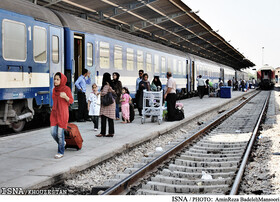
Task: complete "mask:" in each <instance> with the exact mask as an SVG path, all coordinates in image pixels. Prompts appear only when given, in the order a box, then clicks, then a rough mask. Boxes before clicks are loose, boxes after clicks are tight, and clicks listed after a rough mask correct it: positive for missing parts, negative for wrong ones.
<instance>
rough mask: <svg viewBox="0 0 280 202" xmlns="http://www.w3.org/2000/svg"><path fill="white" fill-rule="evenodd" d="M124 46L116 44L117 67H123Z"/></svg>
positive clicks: (115, 60)
mask: <svg viewBox="0 0 280 202" xmlns="http://www.w3.org/2000/svg"><path fill="white" fill-rule="evenodd" d="M122 61H123V60H122V47H121V46H117V45H116V46H115V49H114V66H115V69H122V68H123V67H122Z"/></svg>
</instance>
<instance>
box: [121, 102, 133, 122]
mask: <svg viewBox="0 0 280 202" xmlns="http://www.w3.org/2000/svg"><path fill="white" fill-rule="evenodd" d="M134 116H135V112H134V105H133V104H132V103H129V121H130V123H131V122H132V121H133V120H134ZM122 120H123V121H124V118H123V117H122Z"/></svg>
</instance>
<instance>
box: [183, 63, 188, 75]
mask: <svg viewBox="0 0 280 202" xmlns="http://www.w3.org/2000/svg"><path fill="white" fill-rule="evenodd" d="M187 65H188V60H187V61H183V75H187V69H188V67H187Z"/></svg>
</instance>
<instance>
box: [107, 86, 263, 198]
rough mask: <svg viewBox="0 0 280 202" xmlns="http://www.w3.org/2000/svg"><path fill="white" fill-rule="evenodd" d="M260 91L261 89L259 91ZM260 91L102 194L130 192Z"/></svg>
mask: <svg viewBox="0 0 280 202" xmlns="http://www.w3.org/2000/svg"><path fill="white" fill-rule="evenodd" d="M259 92H260V91H259ZM259 92H257V93H255V94H253V95H251V96H250V97H249V98H247V99H246V100H244V101H243V102H242V103H240V104H239V105H237V106H236V107H233V108H232V109H230V110H229V111H228V112H225V113H224V114H222V115H221V116H220V117H218V118H217V119H215V120H213V121H212V122H210V123H209V124H207V125H206V126H204V127H203V128H202V129H200V130H198V131H197V132H195V133H194V134H193V135H192V136H191V137H189V138H188V139H186V140H183V141H181V142H180V143H178V144H177V145H175V146H174V147H172V148H170V149H169V150H167V151H166V152H164V153H163V154H161V155H160V156H158V157H157V158H155V159H154V160H153V161H151V162H149V163H148V164H146V165H144V166H143V167H141V168H139V169H138V170H137V171H135V172H134V173H132V174H131V175H129V176H128V177H126V178H124V179H123V180H121V181H120V182H118V183H116V184H115V185H114V186H112V187H110V188H108V189H107V190H105V191H104V192H103V193H102V195H120V194H125V193H128V191H129V188H130V187H131V186H132V185H134V184H135V183H136V182H138V181H139V180H140V179H142V178H143V177H144V176H145V175H147V174H148V173H149V172H151V171H153V170H154V169H155V168H156V167H158V166H159V165H161V164H162V163H163V162H164V161H166V160H168V159H169V158H170V157H171V156H173V155H175V154H176V153H178V152H179V151H181V150H182V149H183V148H185V147H186V146H187V145H188V144H189V143H191V142H192V141H193V140H194V139H196V138H197V137H198V136H200V135H201V134H203V133H205V132H206V131H208V130H209V129H211V128H213V127H214V126H216V125H217V124H218V123H219V122H220V121H221V120H223V119H225V118H227V117H228V116H229V115H231V114H233V113H234V112H236V111H237V110H239V109H240V108H241V107H243V106H244V105H245V104H246V103H247V102H249V101H250V100H251V99H252V98H253V97H255V96H256V95H257V94H258V93H259Z"/></svg>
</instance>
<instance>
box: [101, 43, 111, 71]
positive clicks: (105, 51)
mask: <svg viewBox="0 0 280 202" xmlns="http://www.w3.org/2000/svg"><path fill="white" fill-rule="evenodd" d="M100 68H103V69H109V68H110V45H109V43H107V42H102V41H100Z"/></svg>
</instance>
